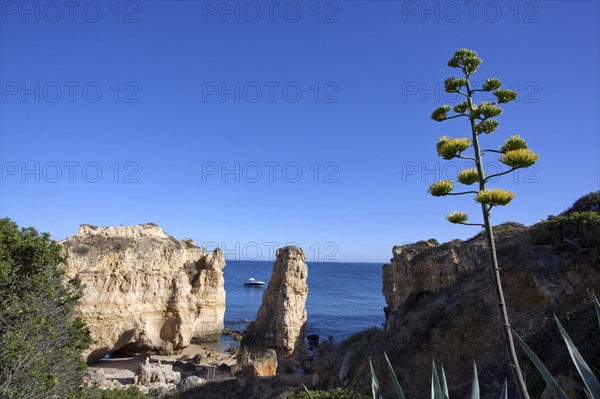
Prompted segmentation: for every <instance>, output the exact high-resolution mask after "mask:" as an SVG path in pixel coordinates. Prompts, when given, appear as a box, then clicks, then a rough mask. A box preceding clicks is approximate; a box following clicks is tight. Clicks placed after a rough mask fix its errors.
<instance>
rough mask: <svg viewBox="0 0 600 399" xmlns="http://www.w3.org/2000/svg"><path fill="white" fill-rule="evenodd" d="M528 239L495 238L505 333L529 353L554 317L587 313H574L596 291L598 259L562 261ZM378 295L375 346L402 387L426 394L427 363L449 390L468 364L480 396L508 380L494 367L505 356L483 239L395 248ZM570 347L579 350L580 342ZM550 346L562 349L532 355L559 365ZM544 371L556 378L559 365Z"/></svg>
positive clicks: (517, 231) (578, 254) (575, 256)
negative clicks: (473, 366) (382, 305)
mask: <svg viewBox="0 0 600 399" xmlns="http://www.w3.org/2000/svg"><path fill="white" fill-rule="evenodd" d="M531 233H532V228H513V229H509V230H504V231H499V232H498V233H497V249H498V260H499V264H500V267H501V269H502V279H503V285H504V290H505V297H506V300H507V304H508V308H509V314H510V317H511V322H512V326H513V328H514V329H515V330H516V331H518V332H519V334H521V335H522V336H525V337H527V339H528V340H530V342H531V343H532V345H534V346H535V342H536V339H540V338H539V337H540V336H541V335H543V334H546V335H548V334H550V335H552V331H554V330H555V327H554V324H553V322H552V316H553V314H558V315H565V314H567V313H571V314H573V318H574V319H576V318H577V317H580V318H581V317H588V316H590V315H591V312H589V311H590V310H591V308H590V307H588V308H587V310H583V309H582V304H584V303H586V300H587V302H588V303H589V295H590V293H591V292H593V290H594V289H597V288H598V287H600V269H599V267H598V266H599V265H600V262H599V259H598V254H597V251H596V250H588V251H572V253H571V255H570V256H569V257H568V258H569V259H570V261H565V259H567V258H566V257H565V256H559V255H557V254H556V253H555V252H554V251H553V250H552V248H551V246H550V245H536V244H535V243H534V242H533V240H532V236H531ZM383 295H384V296H385V299H386V303H387V304H388V307H387V309H386V314H387V316H388V318H387V321H386V325H385V329H384V333H385V337H386V338H385V342H384V347H385V348H386V349H385V350H387V352H388V354H389V355H390V357H391V359H393V363H394V364H395V365H397V366H398V368H399V369H400V370H401V371H400V373H401V375H402V376H403V377H402V378H403V379H405V380H406V381H410V383H407V384H409V385H407V387H410V388H409V389H414V388H415V387H416V388H417V389H418V391H420V392H421V394H422V392H425V391H426V387H427V384H428V381H429V379H430V378H431V375H430V373H431V370H430V367H427V365H429V364H430V363H431V359H436V361H437V362H438V363H443V364H444V368H445V370H446V373H447V375H448V379H449V381H450V383H451V384H453V385H455V386H456V385H458V384H460V383H461V382H464V383H468V381H469V379H470V377H471V370H470V367H469V364H470V363H471V362H472V361H476V362H477V366H478V368H479V369H480V371H481V373H480V378H482V379H483V383H484V384H487V385H488V386H486V387H485V390H487V393H486V395H493V394H492V393H491V391H494V390H497V389H498V388H499V387H500V385H501V383H502V382H503V379H504V377H505V376H506V377H508V378H509V379H510V373H509V372H508V369H507V367H505V366H502V365H503V364H504V365H505V364H506V363H507V361H506V354H505V353H506V352H505V349H504V345H503V343H502V339H501V332H500V319H499V312H498V308H497V304H496V301H495V295H494V292H493V286H492V282H491V273H490V271H489V254H488V250H487V245H486V242H485V240H484V239H483V237H482V236H478V237H475V238H473V239H471V240H468V241H459V240H455V241H452V242H449V243H446V244H443V245H437V244H435V243H432V242H429V241H421V242H418V243H416V244H411V245H404V246H400V247H394V248H393V258H392V259H391V262H390V263H389V264H387V265H385V266H384V267H383ZM581 312H583V313H586V312H587V313H589V314H588V315H587V316H582V313H581ZM577 315H579V316H577ZM575 325H576V323H574V324H573V325H572V326H571V331H573V329H575V330H576V329H577V327H574V326H575ZM543 331H546V332H543ZM576 333H577V331H575V332H574V334H576ZM536 335H537V336H538V337H537V338H536ZM579 343H580V344H581V345H585V344H586V342H585V339H584V340H583V342H581V341H580V342H579ZM555 349H557V351H559V350H560V349H564V348H561V344H560V343H557V346H556V347H555V348H554V349H551V346H550V347H548V346H546V347H543V346H542V348H541V349H539V350H541V351H542V352H546V353H544V354H545V355H546V359H545V360H546V361H549V362H553V361H556V360H557V359H558V357H557V355H556V353H554V352H553V351H554V350H555ZM595 352H596V353H595V355H596V356H598V355H599V354H600V353H598V350H595ZM563 355H566V350H565V353H564V354H563ZM548 358H550V359H548ZM564 360H565V362H564V364H565V365H567V364H568V361H567V360H566V358H565V359H564ZM559 363H560V362H559ZM522 366H523V367H524V369H525V374H527V375H529V376H530V381H529V383H530V384H534V383H535V382H536V381H535V379H536V378H537V376H538V375H537V373H536V371H535V370H534V369H533V367H532V365H531V363H530V362H529V361H528V360H525V358H524V360H523V361H522ZM488 371H489V372H488ZM553 371H554V372H557V373H561V372H562V371H561V370H560V367H558V366H557V368H556V369H555V370H553ZM573 371H574V370H573ZM567 373H568V372H567ZM481 375H482V376H481ZM485 390H484V392H485ZM462 394H464V395H463V396H466V392H462ZM458 396H459V397H460V396H461V394H459V395H458Z"/></svg>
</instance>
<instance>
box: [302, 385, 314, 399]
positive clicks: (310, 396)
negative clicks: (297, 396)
mask: <svg viewBox="0 0 600 399" xmlns="http://www.w3.org/2000/svg"><path fill="white" fill-rule="evenodd" d="M302 388H304V392H306V394H307V395H308V397H309V398H310V399H314V398H313V397H312V395H311V394H310V391H309V390H308V388H307V387H306V385H304V384H302Z"/></svg>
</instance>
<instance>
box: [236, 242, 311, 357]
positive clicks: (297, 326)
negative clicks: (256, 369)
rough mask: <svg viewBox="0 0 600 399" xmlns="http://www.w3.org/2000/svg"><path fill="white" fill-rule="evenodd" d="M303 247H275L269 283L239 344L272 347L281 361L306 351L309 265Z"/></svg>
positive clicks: (251, 346)
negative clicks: (276, 248) (274, 257)
mask: <svg viewBox="0 0 600 399" xmlns="http://www.w3.org/2000/svg"><path fill="white" fill-rule="evenodd" d="M305 261H306V255H305V254H304V251H303V250H302V249H299V248H297V247H294V246H289V247H284V248H280V249H278V250H277V255H276V259H275V263H274V264H273V272H272V274H271V279H270V280H269V285H268V287H267V288H266V289H265V292H264V293H263V298H262V303H261V305H260V308H259V310H258V314H257V317H256V321H255V322H254V323H252V324H251V325H250V326H249V327H248V329H247V330H246V332H245V334H244V338H243V339H242V343H241V344H242V346H243V347H249V348H250V351H252V348H253V347H255V348H271V349H274V350H275V351H276V352H277V357H278V359H279V360H280V364H281V361H285V360H287V359H292V358H296V357H299V356H301V355H303V354H304V353H305V351H306V345H305V343H304V337H305V336H306V308H305V305H306V297H307V296H308V286H307V285H306V278H307V277H308V266H307V265H306V262H305Z"/></svg>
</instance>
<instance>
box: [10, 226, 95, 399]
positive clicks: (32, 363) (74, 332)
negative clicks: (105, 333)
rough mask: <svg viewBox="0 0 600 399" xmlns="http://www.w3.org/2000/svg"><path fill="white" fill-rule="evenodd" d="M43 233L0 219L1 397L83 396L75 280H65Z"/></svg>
mask: <svg viewBox="0 0 600 399" xmlns="http://www.w3.org/2000/svg"><path fill="white" fill-rule="evenodd" d="M60 260H61V258H60V246H59V245H58V244H57V243H56V242H54V241H52V240H51V239H50V236H49V235H48V234H47V233H43V234H39V233H38V232H37V231H36V230H35V229H34V228H31V227H29V228H22V229H19V228H18V227H17V225H16V224H15V223H14V222H13V221H11V220H10V219H0V397H1V398H6V399H29V398H31V399H33V398H35V399H38V398H61V399H70V398H77V399H79V398H81V397H82V396H84V392H82V388H81V384H82V382H83V373H84V370H85V364H84V363H83V362H82V360H81V352H82V350H83V349H85V348H87V347H88V346H89V342H90V340H89V334H88V330H87V328H86V326H85V324H84V322H83V321H82V320H81V319H79V318H77V317H75V313H74V308H75V305H76V302H77V298H78V285H77V282H75V281H72V282H70V283H66V282H64V281H63V277H64V276H63V272H62V271H61V270H60V269H59V268H58V264H59V262H60Z"/></svg>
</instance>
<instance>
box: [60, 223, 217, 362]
mask: <svg viewBox="0 0 600 399" xmlns="http://www.w3.org/2000/svg"><path fill="white" fill-rule="evenodd" d="M61 245H62V247H63V251H64V255H66V257H65V261H64V263H63V266H64V269H65V273H66V276H67V277H68V278H73V277H78V278H79V280H80V281H81V284H82V288H83V296H82V298H81V299H80V301H79V304H78V311H79V313H80V314H81V316H82V317H83V319H84V320H85V321H86V322H87V323H88V326H89V329H90V333H91V338H92V339H93V341H94V343H93V344H92V346H91V348H90V349H89V350H88V351H87V352H86V353H85V354H84V355H85V357H86V359H87V361H88V363H92V362H94V361H97V360H99V359H100V358H102V357H103V356H104V355H105V354H106V353H109V352H114V351H117V350H123V351H126V352H135V351H142V350H150V351H157V352H166V353H168V352H171V351H173V350H178V349H181V348H184V347H186V346H188V345H189V344H190V341H191V339H192V338H197V339H200V340H213V339H218V337H219V336H220V335H221V332H222V330H223V317H224V313H225V289H224V280H223V272H222V269H223V267H224V266H225V258H224V256H223V253H222V252H221V250H219V249H217V250H215V251H214V252H212V253H206V252H205V250H204V249H203V248H199V247H197V246H196V245H195V244H194V242H193V241H192V240H181V241H178V240H176V239H175V238H173V237H171V236H170V235H168V234H167V233H165V231H164V230H163V229H162V228H160V227H159V226H156V225H154V224H144V225H137V226H114V227H96V226H89V225H82V226H81V228H80V230H79V232H78V233H77V234H76V235H74V236H72V237H70V238H68V239H66V240H64V241H62V242H61Z"/></svg>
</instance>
